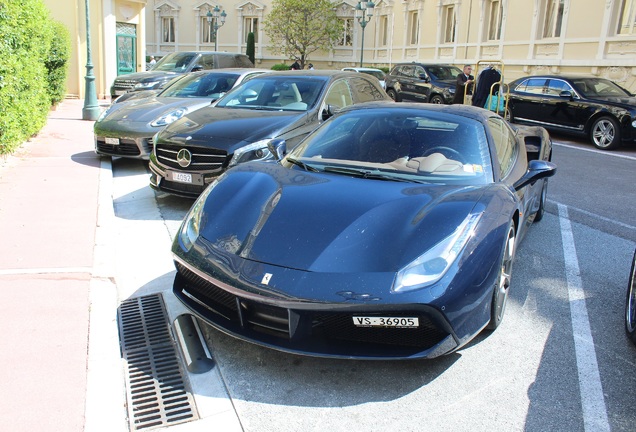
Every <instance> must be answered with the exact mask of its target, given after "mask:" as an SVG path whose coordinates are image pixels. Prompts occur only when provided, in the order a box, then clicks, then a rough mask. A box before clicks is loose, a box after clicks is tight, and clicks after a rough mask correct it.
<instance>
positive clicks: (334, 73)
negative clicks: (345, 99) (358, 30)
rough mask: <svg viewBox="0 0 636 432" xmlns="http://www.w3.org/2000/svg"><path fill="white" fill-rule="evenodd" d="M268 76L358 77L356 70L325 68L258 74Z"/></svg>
mask: <svg viewBox="0 0 636 432" xmlns="http://www.w3.org/2000/svg"><path fill="white" fill-rule="evenodd" d="M269 76H293V77H307V78H311V77H319V78H332V77H333V78H341V77H350V76H355V77H360V75H359V74H358V72H351V71H343V70H327V69H319V70H300V71H297V70H287V71H270V72H269V73H267V74H263V75H259V76H258V78H260V77H269Z"/></svg>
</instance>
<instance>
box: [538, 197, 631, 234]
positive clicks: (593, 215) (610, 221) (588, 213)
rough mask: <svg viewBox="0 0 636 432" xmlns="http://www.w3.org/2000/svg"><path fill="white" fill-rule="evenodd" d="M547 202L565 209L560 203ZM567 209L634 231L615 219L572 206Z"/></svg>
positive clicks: (629, 226)
mask: <svg viewBox="0 0 636 432" xmlns="http://www.w3.org/2000/svg"><path fill="white" fill-rule="evenodd" d="M548 202H550V203H553V204H556V205H557V206H564V207H565V204H562V203H560V202H557V201H552V200H550V199H549V200H548ZM567 207H568V208H569V209H571V210H574V211H576V212H577V213H582V214H584V215H587V216H590V217H593V218H595V219H598V220H601V221H603V222H605V223H608V224H614V225H618V226H620V227H622V228H625V229H628V230H632V231H634V230H636V226H634V225H629V224H626V223H623V222H620V221H617V220H616V219H611V218H607V217H604V216H601V215H597V214H596V213H592V212H589V211H587V210H583V209H580V208H577V207H572V206H567Z"/></svg>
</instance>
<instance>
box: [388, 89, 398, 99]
mask: <svg viewBox="0 0 636 432" xmlns="http://www.w3.org/2000/svg"><path fill="white" fill-rule="evenodd" d="M386 94H388V95H389V97H390V98H391V99H393V100H394V101H395V102H399V100H398V95H397V93H396V92H395V90H393V89H388V90H387V91H386Z"/></svg>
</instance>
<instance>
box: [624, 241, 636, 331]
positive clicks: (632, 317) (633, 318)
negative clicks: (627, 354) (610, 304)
mask: <svg viewBox="0 0 636 432" xmlns="http://www.w3.org/2000/svg"><path fill="white" fill-rule="evenodd" d="M625 332H626V333H627V336H629V338H630V339H631V340H632V342H634V343H636V251H634V258H633V259H632V269H631V271H630V272H629V280H628V281H627V301H626V302H625Z"/></svg>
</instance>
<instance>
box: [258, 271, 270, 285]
mask: <svg viewBox="0 0 636 432" xmlns="http://www.w3.org/2000/svg"><path fill="white" fill-rule="evenodd" d="M271 278H272V274H271V273H265V274H264V275H263V279H262V280H261V283H262V284H263V285H269V280H270V279H271Z"/></svg>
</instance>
